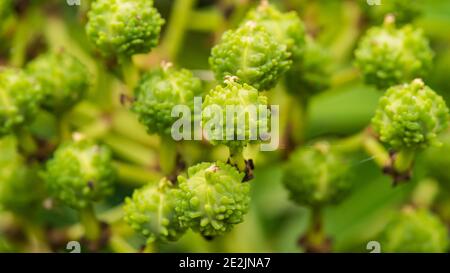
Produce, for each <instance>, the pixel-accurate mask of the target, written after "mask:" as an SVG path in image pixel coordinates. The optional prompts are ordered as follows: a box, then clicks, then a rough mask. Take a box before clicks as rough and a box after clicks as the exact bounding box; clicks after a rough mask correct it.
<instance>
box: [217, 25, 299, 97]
mask: <svg viewBox="0 0 450 273" xmlns="http://www.w3.org/2000/svg"><path fill="white" fill-rule="evenodd" d="M289 58H290V53H289V52H288V50H287V45H286V44H280V43H278V42H277V41H275V40H273V39H272V37H271V34H270V32H268V31H267V30H266V28H264V27H263V26H261V25H260V24H257V23H256V22H254V21H247V22H246V23H245V24H243V25H242V26H240V27H239V28H238V29H235V30H229V31H227V32H225V33H224V34H223V36H222V38H221V41H220V43H219V44H217V45H216V46H215V47H214V48H213V49H212V52H211V57H210V58H209V63H210V65H211V69H212V70H213V71H214V73H215V75H216V79H217V80H218V81H219V82H220V81H223V80H224V79H225V78H226V77H229V76H237V77H238V78H239V79H240V80H241V81H242V82H244V83H247V84H249V85H251V86H253V87H255V88H256V89H258V90H260V91H263V90H269V89H271V88H272V87H274V86H275V84H276V82H277V80H278V79H279V78H280V77H281V75H282V74H283V73H284V72H286V71H287V70H288V69H289V68H290V66H291V64H292V61H291V60H290V59H289Z"/></svg>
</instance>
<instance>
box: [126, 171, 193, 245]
mask: <svg viewBox="0 0 450 273" xmlns="http://www.w3.org/2000/svg"><path fill="white" fill-rule="evenodd" d="M178 192H179V190H178V189H176V188H174V187H173V185H172V184H171V182H169V181H168V180H167V179H165V178H163V179H161V181H159V183H156V184H154V183H150V184H149V185H147V186H144V187H143V188H140V189H137V190H135V191H134V193H133V196H132V197H131V198H127V199H126V200H125V206H124V211H125V220H126V221H127V222H128V223H129V224H130V226H131V227H133V229H134V230H136V231H138V232H140V233H142V235H144V236H146V237H147V238H148V243H151V242H154V241H161V242H167V241H176V240H178V239H179V238H180V237H181V236H182V235H183V234H184V233H185V231H186V228H185V227H182V226H181V224H180V221H179V219H178V214H177V212H176V210H175V205H176V202H177V198H178V197H179V196H178Z"/></svg>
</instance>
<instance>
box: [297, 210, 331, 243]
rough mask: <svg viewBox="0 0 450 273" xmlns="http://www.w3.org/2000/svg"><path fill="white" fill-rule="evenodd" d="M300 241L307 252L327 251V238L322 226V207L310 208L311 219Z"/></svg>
mask: <svg viewBox="0 0 450 273" xmlns="http://www.w3.org/2000/svg"><path fill="white" fill-rule="evenodd" d="M301 241H302V243H303V246H304V247H305V249H306V251H307V252H327V251H329V245H328V239H327V236H326V234H325V230H324V226H323V217H322V209H321V208H320V207H312V208H311V221H310V223H309V227H308V230H307V231H306V234H305V236H304V237H303V238H302V240H301Z"/></svg>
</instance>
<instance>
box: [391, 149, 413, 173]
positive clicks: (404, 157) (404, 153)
mask: <svg viewBox="0 0 450 273" xmlns="http://www.w3.org/2000/svg"><path fill="white" fill-rule="evenodd" d="M415 155H416V151H415V150H413V149H404V150H401V151H400V152H398V153H397V155H396V157H395V162H394V168H395V170H396V171H397V172H399V173H404V172H406V171H408V170H409V169H410V168H411V165H412V163H413V161H414V158H415Z"/></svg>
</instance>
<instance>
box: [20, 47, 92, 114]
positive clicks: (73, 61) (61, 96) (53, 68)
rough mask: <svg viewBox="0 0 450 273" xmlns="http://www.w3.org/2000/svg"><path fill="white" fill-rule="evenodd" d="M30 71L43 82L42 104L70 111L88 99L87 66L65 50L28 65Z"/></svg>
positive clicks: (42, 56) (39, 58) (61, 110)
mask: <svg viewBox="0 0 450 273" xmlns="http://www.w3.org/2000/svg"><path fill="white" fill-rule="evenodd" d="M26 71H27V72H28V73H29V74H30V75H31V76H33V77H34V78H35V79H36V80H37V81H38V82H39V83H40V85H41V88H42V92H43V93H44V100H43V102H42V106H43V107H44V108H45V109H48V110H50V111H56V112H59V113H61V112H66V111H68V110H70V109H71V108H72V107H73V106H74V105H75V104H76V103H78V102H79V101H80V100H82V99H83V98H84V96H85V95H86V94H87V90H88V88H89V78H90V76H89V73H88V70H87V68H86V67H85V66H84V64H82V63H81V62H80V61H79V60H78V59H77V58H76V57H74V56H72V55H71V54H69V53H67V52H66V51H64V50H61V51H57V52H48V53H46V54H43V55H41V56H39V57H38V58H36V59H35V60H33V61H32V62H31V63H29V64H28V65H27V68H26Z"/></svg>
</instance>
